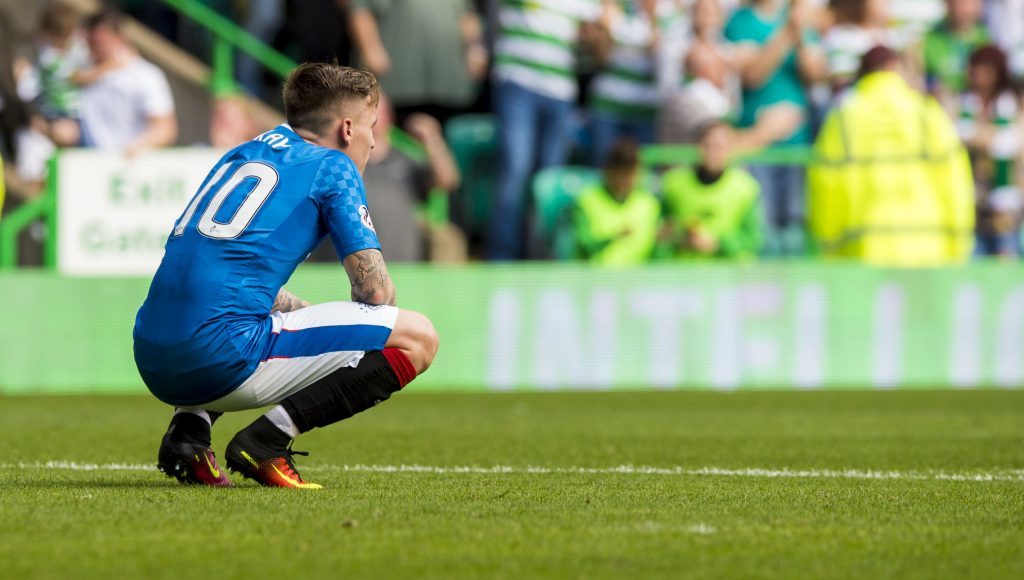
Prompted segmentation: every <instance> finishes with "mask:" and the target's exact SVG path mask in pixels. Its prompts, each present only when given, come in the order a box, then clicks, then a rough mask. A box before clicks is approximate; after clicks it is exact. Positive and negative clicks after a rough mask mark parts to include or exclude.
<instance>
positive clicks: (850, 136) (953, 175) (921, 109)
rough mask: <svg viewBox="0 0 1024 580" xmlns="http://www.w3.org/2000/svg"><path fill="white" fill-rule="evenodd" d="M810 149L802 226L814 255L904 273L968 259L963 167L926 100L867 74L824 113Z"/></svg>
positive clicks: (969, 190) (892, 76) (969, 215)
mask: <svg viewBox="0 0 1024 580" xmlns="http://www.w3.org/2000/svg"><path fill="white" fill-rule="evenodd" d="M814 150H815V161H814V163H813V164H812V165H811V166H810V167H809V169H808V184H807V185H808V205H809V209H808V211H809V213H808V219H809V222H810V228H811V232H812V234H813V235H814V236H815V238H817V241H818V244H819V245H820V248H821V251H822V253H823V254H825V255H831V256H845V257H855V258H860V259H862V260H863V261H865V262H867V263H870V264H874V265H879V266H891V267H908V268H913V267H928V266H942V265H948V264H956V263H961V262H964V261H966V260H967V259H968V258H969V257H970V255H971V249H972V247H973V240H974V235H973V231H974V183H973V181H972V179H971V168H970V163H969V161H968V158H967V152H966V150H965V149H964V147H963V146H962V145H961V143H960V139H959V137H958V136H957V134H956V130H955V129H954V127H953V123H952V121H951V120H950V119H949V117H948V116H947V115H946V113H945V111H943V110H942V107H941V106H940V105H939V103H938V102H937V101H936V100H935V99H933V98H931V97H928V96H926V95H923V94H921V93H919V92H917V91H915V90H914V89H913V88H911V87H910V85H908V84H907V83H906V81H904V80H903V78H902V77H900V76H899V75H898V74H897V73H894V72H877V73H872V74H869V75H867V76H865V77H864V78H863V79H861V80H860V81H859V82H858V83H857V84H856V85H855V86H854V88H853V89H852V90H851V91H850V93H849V94H848V95H847V96H846V97H845V98H844V99H843V101H842V102H841V103H840V104H839V105H838V106H837V107H836V108H835V109H833V110H832V111H831V112H830V113H829V115H828V117H827V118H826V120H825V124H824V126H823V127H822V130H821V133H820V134H819V135H818V140H817V142H816V143H815V145H814Z"/></svg>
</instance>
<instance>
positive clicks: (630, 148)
mask: <svg viewBox="0 0 1024 580" xmlns="http://www.w3.org/2000/svg"><path fill="white" fill-rule="evenodd" d="M639 164H640V152H639V148H638V147H637V144H636V141H634V140H632V139H628V138H620V139H618V140H617V141H615V143H614V144H612V148H611V150H610V151H608V157H606V158H605V160H604V168H605V169H607V170H611V171H615V170H619V171H625V170H632V169H636V168H637V166H638V165H639Z"/></svg>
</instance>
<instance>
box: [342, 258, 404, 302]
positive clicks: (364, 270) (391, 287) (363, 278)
mask: <svg viewBox="0 0 1024 580" xmlns="http://www.w3.org/2000/svg"><path fill="white" fill-rule="evenodd" d="M344 264H345V271H346V272H348V279H349V282H350V283H351V284H352V301H353V302H362V303H363V304H387V305H388V306H394V305H395V284H394V282H392V281H391V276H390V275H389V274H388V267H387V266H385V265H384V256H383V255H382V254H381V253H380V250H377V249H372V248H371V249H367V250H359V251H358V252H353V253H351V254H349V255H348V256H346V257H345V260H344Z"/></svg>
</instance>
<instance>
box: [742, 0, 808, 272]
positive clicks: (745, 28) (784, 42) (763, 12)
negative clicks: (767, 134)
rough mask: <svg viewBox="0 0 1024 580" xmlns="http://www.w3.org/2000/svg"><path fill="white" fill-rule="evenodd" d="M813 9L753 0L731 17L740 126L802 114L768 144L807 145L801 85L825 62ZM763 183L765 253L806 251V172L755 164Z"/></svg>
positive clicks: (796, 1) (802, 3)
mask: <svg viewBox="0 0 1024 580" xmlns="http://www.w3.org/2000/svg"><path fill="white" fill-rule="evenodd" d="M813 17H814V12H813V8H812V7H811V6H810V5H809V4H808V3H807V2H806V0H793V1H792V2H790V3H786V2H783V1H781V0H754V1H753V2H751V3H750V5H748V6H744V7H742V8H740V9H739V10H737V11H736V13H734V14H733V16H732V18H731V19H730V20H729V23H728V24H726V27H725V36H726V38H727V39H729V40H730V41H731V42H733V43H734V45H735V47H736V50H735V53H736V66H737V70H738V72H739V75H740V79H741V82H742V108H741V112H740V119H739V127H740V128H741V129H746V128H749V127H753V126H755V125H756V124H757V122H758V121H759V119H760V118H761V117H763V116H765V115H767V114H769V113H770V112H772V111H773V110H777V109H789V110H792V111H795V112H796V114H797V115H799V116H800V119H801V122H800V123H799V124H798V125H797V126H796V128H795V130H793V131H790V132H788V133H787V134H785V135H783V136H781V137H779V138H778V139H776V140H774V141H773V142H772V143H771V144H770V145H771V146H780V145H783V146H785V145H806V144H809V143H810V142H811V126H810V114H809V113H810V109H809V106H810V103H809V100H808V97H807V93H806V90H805V85H807V84H810V83H814V82H818V81H820V80H823V79H824V77H825V70H826V69H825V58H824V53H823V52H822V50H821V46H820V42H819V39H818V36H817V33H816V32H815V31H814V29H813V28H812V20H813ZM751 174H753V175H754V178H755V179H757V181H758V183H760V184H761V194H762V198H763V200H764V202H763V204H762V207H763V209H764V212H765V238H766V244H767V246H768V247H767V251H768V253H769V254H775V255H793V254H802V253H803V252H804V239H803V230H804V199H803V195H804V194H803V192H804V168H803V166H800V165H778V166H755V167H752V168H751Z"/></svg>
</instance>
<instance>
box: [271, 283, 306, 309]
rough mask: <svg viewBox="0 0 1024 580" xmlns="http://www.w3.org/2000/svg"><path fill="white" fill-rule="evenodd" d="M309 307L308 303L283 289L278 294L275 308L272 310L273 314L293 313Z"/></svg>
mask: <svg viewBox="0 0 1024 580" xmlns="http://www.w3.org/2000/svg"><path fill="white" fill-rule="evenodd" d="M306 306H309V303H308V302H304V301H303V300H302V299H300V298H299V297H298V296H296V295H294V294H292V293H291V292H289V291H287V290H285V289H284V288H281V290H280V291H278V293H277V298H275V299H274V306H273V307H272V308H271V309H270V311H271V312H292V311H294V310H298V309H300V308H305V307H306Z"/></svg>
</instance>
